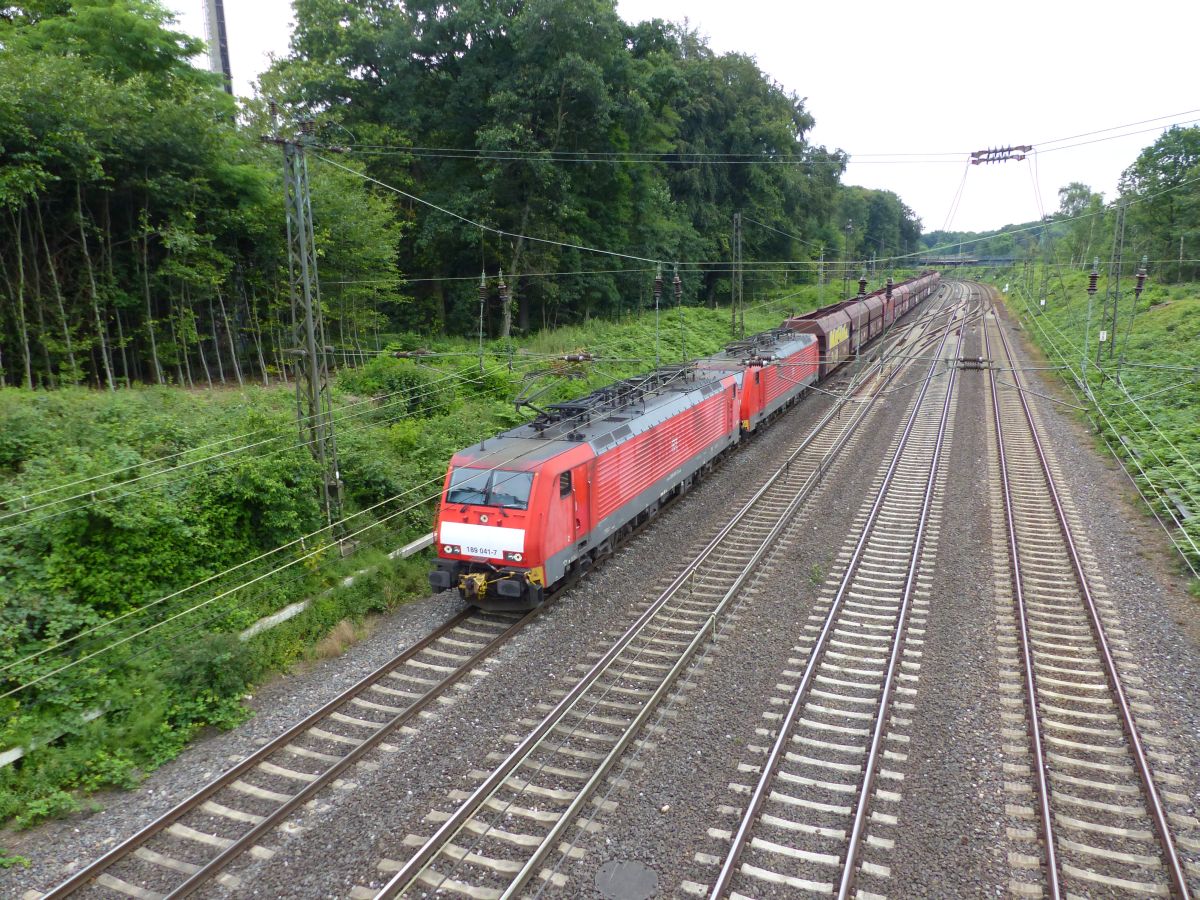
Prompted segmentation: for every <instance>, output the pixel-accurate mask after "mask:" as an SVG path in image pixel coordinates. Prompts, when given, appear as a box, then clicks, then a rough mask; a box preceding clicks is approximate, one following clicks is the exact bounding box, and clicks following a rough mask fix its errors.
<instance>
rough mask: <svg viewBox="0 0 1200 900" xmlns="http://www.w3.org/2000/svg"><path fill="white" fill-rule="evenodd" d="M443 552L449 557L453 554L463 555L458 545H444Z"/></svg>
mask: <svg viewBox="0 0 1200 900" xmlns="http://www.w3.org/2000/svg"><path fill="white" fill-rule="evenodd" d="M442 552H443V553H445V554H446V555H447V556H449V555H450V554H452V553H462V550H461V549H459V547H458V545H456V544H442Z"/></svg>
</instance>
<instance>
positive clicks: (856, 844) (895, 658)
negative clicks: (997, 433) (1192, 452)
mask: <svg viewBox="0 0 1200 900" xmlns="http://www.w3.org/2000/svg"><path fill="white" fill-rule="evenodd" d="M966 330H967V329H966V324H965V323H964V324H961V325H960V326H959V330H958V344H957V345H956V347H955V351H954V352H955V355H956V356H961V355H962V346H963V340H964V338H965V335H966ZM957 380H958V366H950V377H949V379H948V380H947V383H946V399H945V400H944V401H943V402H942V416H941V420H940V421H939V422H938V433H937V440H936V442H935V444H934V447H933V457H932V459H930V461H929V477H928V479H927V480H926V482H925V494H924V497H923V498H922V500H921V512H920V515H919V517H918V518H917V533H916V536H915V537H914V538H913V548H912V555H911V557H910V558H909V561H908V576H907V578H906V579H905V582H904V593H903V594H902V595H901V601H900V609H899V611H898V612H897V615H896V633H895V634H894V635H893V637H892V649H891V653H890V654H889V656H888V663H887V669H886V670H885V672H884V680H883V688H882V691H881V698H880V702H879V714H878V715H877V716H876V717H875V727H874V729H873V730H872V732H871V743H870V746H869V748H868V750H867V761H866V763H865V764H864V770H863V784H862V789H861V790H860V791H859V794H858V800H857V802H856V804H855V810H854V824H853V825H852V826H851V829H850V839H849V840H848V841H847V843H846V863H845V865H844V867H843V868H842V879H841V883H840V884H839V886H838V894H837V896H838V900H849V897H850V890H851V888H852V887H853V885H854V876H855V874H856V872H857V865H856V863H857V861H858V855H859V850H860V848H861V844H862V841H863V835H864V833H865V831H866V826H867V813H868V812H869V810H870V806H871V794H872V793H873V788H874V783H875V775H876V767H877V766H878V764H879V755H880V749H881V747H882V746H883V733H884V729H885V728H886V727H887V720H888V708H889V707H890V705H891V702H892V694H893V692H894V690H895V686H896V670H897V668H898V667H899V665H900V656H901V654H902V653H903V651H904V644H905V639H904V636H905V631H906V629H907V623H908V619H909V612H910V611H911V607H912V598H913V593H914V591H915V590H916V582H917V570H918V569H919V568H920V563H921V552H922V550H923V549H924V543H925V530H926V528H927V527H928V525H929V508H930V507H931V506H932V505H933V494H934V488H935V487H936V484H937V476H938V469H939V467H940V465H941V459H942V447H943V446H944V444H945V439H946V425H947V423H948V422H949V420H950V405H951V401H952V400H953V399H954V385H955V383H956V382H957Z"/></svg>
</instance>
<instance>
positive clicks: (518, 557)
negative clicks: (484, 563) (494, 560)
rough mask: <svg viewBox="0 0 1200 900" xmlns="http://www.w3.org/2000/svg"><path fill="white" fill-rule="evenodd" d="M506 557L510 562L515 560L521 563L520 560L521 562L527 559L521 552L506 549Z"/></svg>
mask: <svg viewBox="0 0 1200 900" xmlns="http://www.w3.org/2000/svg"><path fill="white" fill-rule="evenodd" d="M504 558H505V559H506V560H507V561H508V562H515V563H519V562H521V561H522V560H524V559H525V557H524V555H523V554H520V553H514V552H513V551H512V550H505V551H504Z"/></svg>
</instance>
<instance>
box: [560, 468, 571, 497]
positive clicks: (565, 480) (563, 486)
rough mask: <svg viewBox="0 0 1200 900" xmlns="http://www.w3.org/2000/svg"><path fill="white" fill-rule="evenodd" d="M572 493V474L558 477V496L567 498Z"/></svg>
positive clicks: (564, 473)
mask: <svg viewBox="0 0 1200 900" xmlns="http://www.w3.org/2000/svg"><path fill="white" fill-rule="evenodd" d="M569 493H571V473H570V472H563V473H562V474H561V475H559V476H558V496H560V497H565V496H567V494H569Z"/></svg>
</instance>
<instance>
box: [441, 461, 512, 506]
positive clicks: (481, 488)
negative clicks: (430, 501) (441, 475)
mask: <svg viewBox="0 0 1200 900" xmlns="http://www.w3.org/2000/svg"><path fill="white" fill-rule="evenodd" d="M532 487H533V473H532V472H508V471H505V470H503V469H496V470H494V471H493V470H491V469H468V468H465V467H463V466H459V467H458V468H457V469H454V470H453V471H452V472H451V473H450V487H449V489H448V490H447V491H446V502H447V503H461V504H464V505H466V504H470V505H471V506H501V507H504V508H505V509H528V508H529V492H530V490H531V489H532Z"/></svg>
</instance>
